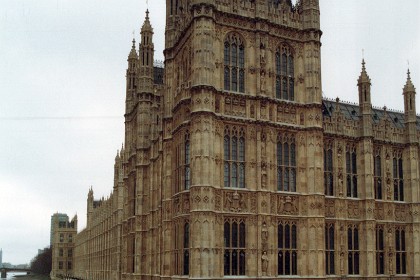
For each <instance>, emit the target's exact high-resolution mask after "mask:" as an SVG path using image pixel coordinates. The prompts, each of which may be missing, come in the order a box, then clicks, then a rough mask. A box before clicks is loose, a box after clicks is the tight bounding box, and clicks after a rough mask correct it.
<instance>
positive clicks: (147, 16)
mask: <svg viewBox="0 0 420 280" xmlns="http://www.w3.org/2000/svg"><path fill="white" fill-rule="evenodd" d="M146 19H149V9H147V10H146Z"/></svg>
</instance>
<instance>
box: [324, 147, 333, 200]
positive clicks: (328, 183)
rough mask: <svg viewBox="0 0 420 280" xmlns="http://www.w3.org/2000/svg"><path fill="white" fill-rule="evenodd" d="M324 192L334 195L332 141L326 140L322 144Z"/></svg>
mask: <svg viewBox="0 0 420 280" xmlns="http://www.w3.org/2000/svg"><path fill="white" fill-rule="evenodd" d="M324 192H325V195H328V196H333V195H334V179H333V145H332V141H326V143H325V146H324Z"/></svg>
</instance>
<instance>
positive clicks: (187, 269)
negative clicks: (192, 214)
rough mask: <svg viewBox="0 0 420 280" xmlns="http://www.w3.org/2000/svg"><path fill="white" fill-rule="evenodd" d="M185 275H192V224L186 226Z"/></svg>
mask: <svg viewBox="0 0 420 280" xmlns="http://www.w3.org/2000/svg"><path fill="white" fill-rule="evenodd" d="M183 263H184V265H183V275H188V274H190V224H189V223H188V222H187V223H185V225H184V260H183Z"/></svg>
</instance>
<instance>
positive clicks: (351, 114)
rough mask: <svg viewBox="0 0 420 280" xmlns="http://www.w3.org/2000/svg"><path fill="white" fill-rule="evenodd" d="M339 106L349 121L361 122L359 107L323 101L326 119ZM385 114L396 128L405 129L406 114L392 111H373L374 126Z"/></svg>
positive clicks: (419, 117)
mask: <svg viewBox="0 0 420 280" xmlns="http://www.w3.org/2000/svg"><path fill="white" fill-rule="evenodd" d="M337 106H339V107H340V110H341V113H342V114H343V115H344V117H345V118H346V119H348V120H352V121H357V120H359V117H360V114H359V108H360V107H359V105H358V104H351V103H343V102H336V101H333V100H328V99H323V100H322V114H323V116H324V117H331V116H332V113H333V112H334V111H336V110H337ZM384 114H387V115H388V116H389V119H390V120H392V123H393V125H394V126H395V127H396V128H404V113H403V112H396V111H392V110H384V109H379V108H373V109H372V121H373V123H374V124H377V123H379V122H380V120H381V119H382V118H383V117H384ZM417 129H418V130H420V116H417Z"/></svg>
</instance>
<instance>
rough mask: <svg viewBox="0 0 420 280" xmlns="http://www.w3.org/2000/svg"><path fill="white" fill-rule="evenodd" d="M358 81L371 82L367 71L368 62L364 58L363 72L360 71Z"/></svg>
mask: <svg viewBox="0 0 420 280" xmlns="http://www.w3.org/2000/svg"><path fill="white" fill-rule="evenodd" d="M357 81H358V83H359V84H361V83H370V78H369V75H368V74H367V72H366V62H365V59H364V58H363V60H362V72H361V73H360V76H359V79H358V80H357Z"/></svg>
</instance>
